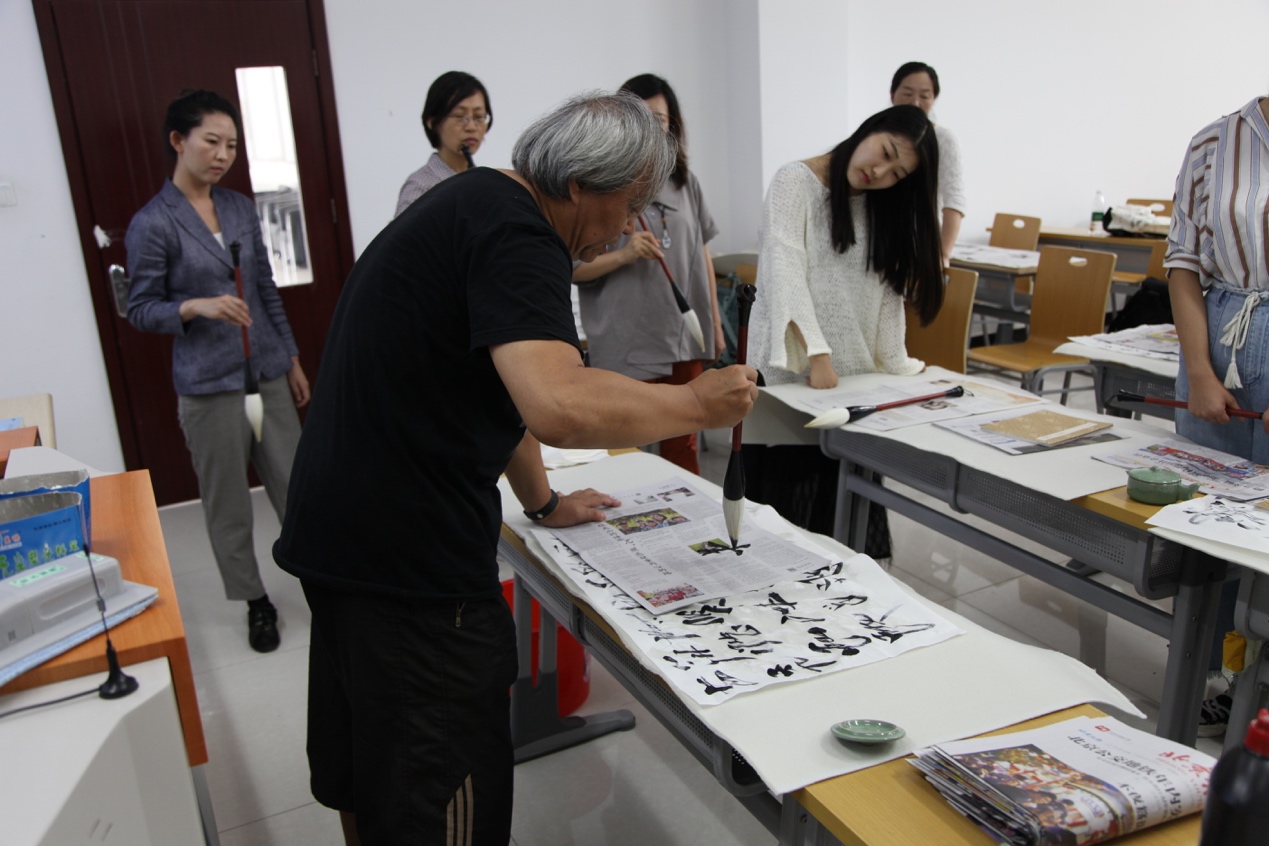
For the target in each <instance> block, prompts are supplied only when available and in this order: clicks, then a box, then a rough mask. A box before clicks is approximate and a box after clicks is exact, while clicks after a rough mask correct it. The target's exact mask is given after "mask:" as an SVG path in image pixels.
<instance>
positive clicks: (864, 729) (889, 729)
mask: <svg viewBox="0 0 1269 846" xmlns="http://www.w3.org/2000/svg"><path fill="white" fill-rule="evenodd" d="M905 734H907V732H906V731H904V730H903V729H901V728H899V727H898V726H896V725H895V724H894V723H887V722H885V721H884V720H842V721H841V722H840V723H834V724H833V736H834V737H836V738H837V739H838V740H844V741H846V742H847V743H862V744H865V745H872V744H875V743H889V742H890V741H892V740H898V739H899V738H901V737H903V736H904V735H905Z"/></svg>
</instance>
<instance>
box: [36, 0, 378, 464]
mask: <svg viewBox="0 0 1269 846" xmlns="http://www.w3.org/2000/svg"><path fill="white" fill-rule="evenodd" d="M212 1H213V2H214V0H212ZM85 2H91V0H85ZM297 2H303V3H304V6H305V9H306V11H307V16H308V21H309V31H310V33H311V34H312V37H313V44H312V49H313V70H314V74H315V76H316V79H317V89H318V97H319V109H320V112H321V114H320V120H321V126H322V134H323V136H324V138H325V142H326V143H325V146H326V154H327V155H326V161H325V162H324V167H325V170H326V173H327V177H328V179H329V184H330V190H331V215H332V216H333V218H334V220H333V225H334V228H335V244H334V248H335V252H336V256H337V259H338V267H339V278H338V280H336V284H338V285H339V286H341V287H342V286H343V283H344V280H345V279H346V278H347V277H348V273H349V272H350V271H351V270H352V266H353V262H354V260H355V258H356V257H355V255H354V254H353V241H352V225H351V221H350V219H349V214H348V191H347V188H346V186H345V183H344V157H343V149H342V147H341V145H340V139H339V119H338V113H337V112H336V108H335V86H334V74H333V71H332V67H331V58H330V46H329V41H328V34H327V33H328V30H327V27H326V10H325V8H324V7H323V5H322V0H297ZM31 5H32V7H33V8H34V11H35V23H36V28H37V30H38V31H39V35H40V47H41V49H42V51H43V53H44V69H45V72H46V73H47V74H48V83H49V92H50V93H51V95H52V99H53V114H54V116H55V118H56V120H57V132H58V136H59V137H60V139H61V143H62V155H63V158H64V160H65V164H66V177H67V181H68V182H69V183H70V192H71V202H72V205H73V206H74V209H75V223H76V226H77V228H78V230H79V232H78V235H79V241H80V249H81V250H82V251H83V256H84V270H85V272H86V274H87V281H88V293H89V296H90V297H91V298H92V303H93V314H94V316H95V318H96V321H97V335H98V338H99V339H100V341H101V352H102V357H103V359H104V360H105V365H106V378H107V381H108V382H109V384H110V397H111V403H112V405H113V406H114V411H115V423H116V425H117V427H118V430H119V444H120V446H121V448H122V450H123V459H124V465H125V467H126V468H127V469H128V470H140V469H144V467H143V464H142V462H141V448H140V443H141V432H140V431H138V429H137V424H136V421H135V420H134V419H133V415H132V410H131V409H130V408H129V406H128V401H127V397H128V391H127V387H126V386H127V380H128V374H127V373H126V372H125V371H124V368H123V365H122V362H121V354H120V352H119V321H118V320H115V319H114V317H113V315H114V314H115V305H114V294H113V292H112V289H111V283H110V280H109V278H108V277H107V274H106V268H105V267H104V263H103V262H102V261H101V257H100V254H101V251H100V249H99V247H98V246H97V239H96V236H95V235H94V234H93V226H94V225H95V223H96V222H95V221H94V220H92V219H91V218H92V216H93V215H92V208H91V205H90V203H89V195H88V178H87V173H86V169H85V166H84V161H83V157H82V153H81V149H80V143H79V136H78V134H77V130H76V126H75V119H74V112H73V110H72V107H71V95H70V85H69V80H68V79H67V75H66V72H65V68H64V65H63V56H62V50H61V45H60V43H59V41H58V38H57V25H56V21H55V20H54V14H53V6H52V0H31ZM318 366H320V364H319V365H318ZM309 375H310V376H311V377H313V378H314V379H315V378H316V375H317V371H316V369H315V368H314V369H312V370H311V371H310V373H309Z"/></svg>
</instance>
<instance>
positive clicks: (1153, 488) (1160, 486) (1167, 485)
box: [1128, 467, 1199, 505]
mask: <svg viewBox="0 0 1269 846" xmlns="http://www.w3.org/2000/svg"><path fill="white" fill-rule="evenodd" d="M1198 489H1199V486H1198V483H1197V482H1187V481H1185V480H1184V479H1182V478H1181V477H1180V476H1178V475H1177V474H1176V473H1173V472H1172V471H1171V470H1165V469H1163V468H1162V467H1139V468H1137V469H1135V470H1129V471H1128V496H1129V497H1131V498H1132V499H1135V500H1137V501H1138V502H1145V503H1148V504H1150V505H1168V504H1169V503H1173V502H1177V501H1178V500H1182V499H1189V498H1190V497H1192V496H1194V494H1196V493H1198Z"/></svg>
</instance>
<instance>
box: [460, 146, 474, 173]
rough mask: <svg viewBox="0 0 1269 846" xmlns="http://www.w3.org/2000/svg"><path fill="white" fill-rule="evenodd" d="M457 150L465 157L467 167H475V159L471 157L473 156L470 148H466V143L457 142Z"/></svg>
mask: <svg viewBox="0 0 1269 846" xmlns="http://www.w3.org/2000/svg"><path fill="white" fill-rule="evenodd" d="M458 152H460V153H462V154H463V158H465V159H466V160H467V166H468V167H469V168H470V167H475V166H476V160H475V159H473V158H472V157H471V150H469V149H468V148H467V145H466V144H459V145H458Z"/></svg>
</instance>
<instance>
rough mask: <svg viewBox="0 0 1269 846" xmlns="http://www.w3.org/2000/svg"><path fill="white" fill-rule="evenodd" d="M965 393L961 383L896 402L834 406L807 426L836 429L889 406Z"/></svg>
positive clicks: (810, 427)
mask: <svg viewBox="0 0 1269 846" xmlns="http://www.w3.org/2000/svg"><path fill="white" fill-rule="evenodd" d="M964 395H965V389H964V388H963V387H961V386H960V385H957V386H956V387H955V388H949V389H947V390H946V391H942V392H940V393H937V394H926V395H925V396H923V397H908V398H907V399H901V400H895V401H894V402H881V403H877V404H876V405H852V406H851V407H850V408H834V409H833V410H832V411H826V412H824V413H823V414H821V415H820V416H819V417H816V418H815V419H814V420H812V421H811V422H810V423H807V424H806V428H808V429H836V428H837V427H839V426H845V425H846V424H847V423H849V422H851V421H852V420H861V419H863V418H865V417H867V416H868V415H869V414H876V413H877V412H878V411H885V410H886V409H887V408H898V407H899V406H901V405H916V404H918V403H922V402H930V401H931V400H936V399H943V398H944V397H961V396H964Z"/></svg>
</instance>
